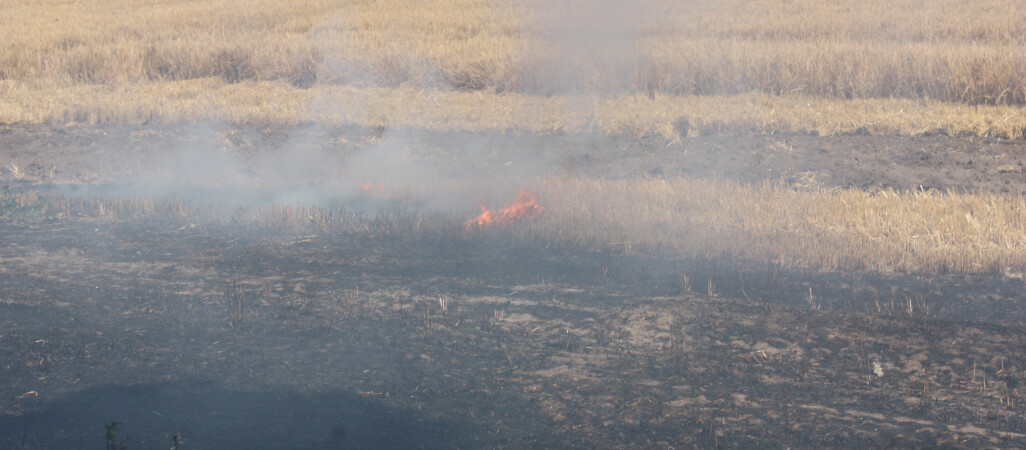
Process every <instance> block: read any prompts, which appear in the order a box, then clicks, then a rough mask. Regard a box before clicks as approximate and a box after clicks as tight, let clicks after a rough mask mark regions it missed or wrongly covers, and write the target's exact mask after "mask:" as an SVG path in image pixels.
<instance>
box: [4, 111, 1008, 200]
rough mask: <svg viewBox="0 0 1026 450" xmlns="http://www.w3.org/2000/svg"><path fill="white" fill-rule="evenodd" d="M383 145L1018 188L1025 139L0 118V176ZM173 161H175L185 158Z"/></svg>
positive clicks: (682, 171)
mask: <svg viewBox="0 0 1026 450" xmlns="http://www.w3.org/2000/svg"><path fill="white" fill-rule="evenodd" d="M393 146H399V147H403V148H402V151H404V152H406V153H408V154H409V155H413V156H414V157H416V158H420V159H423V160H429V161H434V162H439V163H443V164H445V163H458V164H460V165H467V164H473V165H476V166H478V168H479V169H480V170H483V171H489V170H490V172H489V175H491V174H497V175H502V174H503V172H502V168H510V167H512V168H514V169H516V168H518V167H520V168H525V169H524V170H525V171H526V173H533V174H538V175H543V174H544V172H545V171H552V172H556V173H560V174H564V175H584V176H594V177H602V178H619V179H623V178H633V177H691V178H721V179H730V180H737V181H740V182H745V183H757V182H761V181H764V180H782V181H785V182H787V183H790V184H792V185H795V186H796V187H799V188H817V187H825V188H833V187H841V188H848V187H857V188H863V189H880V188H893V189H897V190H907V189H938V190H954V191H958V192H962V191H989V192H1008V193H1021V192H1023V191H1026V173H1024V167H1026V140H1007V139H998V138H982V137H972V136H970V137H952V136H944V135H930V136H915V137H910V136H871V135H844V136H826V137H820V136H809V135H799V134H785V135H761V136H701V137H696V138H688V139H673V140H668V139H666V138H663V137H645V138H639V139H634V138H627V137H608V136H605V135H601V134H585V135H524V134H516V133H507V134H502V133H463V132H428V131H395V130H387V129H363V128H332V129H325V128H323V127H318V126H315V125H307V126H293V127H284V126H276V127H259V126H252V125H239V126H229V125H218V124H160V125H100V126H58V125H0V158H2V159H0V165H2V166H3V167H2V168H0V181H2V182H7V183H19V182H20V183H31V184H55V183H56V184H66V183H71V184H95V183H104V182H110V181H112V180H117V179H119V178H120V177H125V176H131V175H133V174H138V173H139V172H141V171H144V170H145V169H146V168H147V167H148V166H150V165H152V164H154V163H157V164H161V163H166V162H167V161H168V158H166V157H167V156H168V155H175V154H179V153H189V154H190V156H191V157H193V158H195V159H201V158H202V156H203V155H204V154H216V153H219V152H227V153H231V154H233V155H239V156H240V158H241V159H243V160H246V159H247V158H254V157H255V156H257V155H263V154H268V153H274V152H283V151H284V152H291V153H298V154H303V155H309V154H311V153H317V154H326V155H332V156H337V157H339V158H341V159H345V158H346V157H348V156H349V155H352V154H356V153H359V152H362V151H367V150H369V151H372V152H373V151H377V150H379V149H380V148H382V147H393ZM197 149H198V150H199V151H197ZM204 152H205V153H204ZM10 164H14V165H15V166H16V167H17V168H18V170H19V172H20V175H18V176H15V175H14V174H13V173H12V171H11V166H10ZM175 164H180V165H181V166H182V169H183V170H186V169H188V168H189V164H190V162H189V161H184V162H179V161H175ZM193 164H196V165H199V164H203V161H201V160H198V161H195V162H194V163H193ZM511 170H512V169H511ZM467 171H468V172H469V168H467ZM521 175H523V173H521Z"/></svg>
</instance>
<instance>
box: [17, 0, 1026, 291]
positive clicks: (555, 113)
mask: <svg viewBox="0 0 1026 450" xmlns="http://www.w3.org/2000/svg"><path fill="white" fill-rule="evenodd" d="M626 4H627V2H607V1H600V2H597V3H595V2H576V1H567V2H562V6H560V7H555V6H551V4H550V2H542V1H533V0H523V1H521V0H517V1H508V2H506V1H500V2H488V1H483V0H473V1H455V0H431V1H417V2H412V1H356V2H334V1H328V0H308V1H300V2H282V1H257V0H250V1H247V2H236V1H231V2H229V1H223V0H220V1H177V2H159V3H154V2H148V1H132V0H88V1H75V2H39V1H27V0H14V1H7V2H5V3H4V4H3V8H0V23H3V24H4V26H3V27H0V42H2V44H0V122H27V123H40V122H58V123H68V122H70V123H111V122H133V123H138V122H148V121H175V122H178V121H182V122H187V121H194V120H224V121H230V122H249V123H269V124H271V123H278V124H280V123H284V124H294V123H302V122H309V121H314V122H323V123H326V124H330V125H344V124H356V125H362V126H369V127H394V128H407V127H409V128H423V129H431V130H477V131H506V130H516V131H524V132H532V133H547V132H554V131H569V132H574V131H595V130H602V131H604V132H606V133H609V134H616V135H621V134H625V135H648V134H662V135H664V136H667V137H671V138H685V137H686V136H685V135H695V134H702V133H728V134H729V133H753V132H754V133H772V132H780V131H785V132H788V131H795V132H809V133H819V134H823V135H829V134H837V133H847V132H870V133H879V134H920V133H929V132H938V131H940V132H946V133H950V134H960V133H967V134H973V135H987V136H1000V137H1006V138H1012V139H1021V138H1023V137H1024V136H1026V111H1024V107H1026V8H1022V7H1021V5H1019V4H1018V2H1017V1H1014V0H990V1H984V2H975V1H968V0H947V1H939V2H931V1H897V2H894V1H884V0H871V1H864V2H856V3H853V2H849V1H841V0H834V1H803V0H799V1H793V2H786V3H781V2H770V1H755V2H748V1H724V2H720V1H688V2H670V1H665V2H664V1H656V0H652V1H649V2H646V4H644V5H641V6H633V7H624V6H618V5H626ZM610 36H612V37H610ZM680 119H686V121H687V123H688V124H689V126H688V127H687V130H686V132H684V133H683V134H685V135H681V134H682V131H683V130H682V129H681V127H679V126H675V124H677V123H680ZM539 195H541V196H543V197H545V198H546V199H547V201H548V202H549V203H550V205H551V206H550V207H549V209H548V211H549V212H548V213H547V214H546V215H545V216H544V217H545V218H544V219H542V220H540V221H537V222H535V223H532V224H529V225H524V226H518V228H517V230H518V232H522V233H528V235H529V236H534V237H536V238H539V239H542V240H545V241H547V242H553V243H564V244H566V245H582V246H593V247H602V248H606V247H609V246H620V247H621V248H623V249H625V250H629V249H631V248H649V249H658V250H659V251H672V252H675V253H679V254H697V255H705V256H715V255H723V254H727V255H730V256H733V257H738V258H741V259H748V260H753V261H758V260H762V261H765V260H778V261H783V262H786V263H788V264H791V265H795V266H805V267H812V268H822V269H873V270H883V271H888V270H901V271H924V272H944V271H959V272H970V273H978V272H1008V273H1016V274H1021V273H1022V272H1024V271H1026V235H1024V232H1023V230H1026V226H1024V225H1026V216H1024V214H1026V213H1024V211H1026V205H1024V204H1023V200H1022V199H1021V197H1018V196H1001V195H991V194H960V193H937V192H909V193H896V192H892V191H883V192H877V193H867V192H861V191H813V192H798V191H794V190H792V189H790V188H785V187H781V186H777V185H774V184H768V185H763V186H754V187H753V186H745V185H737V184H733V183H730V182H716V183H709V182H705V181H686V180H676V181H633V182H610V181H592V180H574V181H570V182H568V183H566V184H562V185H555V184H550V185H549V187H548V188H546V189H543V190H542V192H540V193H539ZM33 201H34V200H33ZM147 205H148V206H147ZM50 207H51V208H54V209H55V211H59V212H62V214H71V213H73V212H75V211H79V210H81V209H82V208H85V209H88V210H89V211H92V213H97V214H99V215H101V216H105V215H109V214H114V215H119V214H137V213H145V214H153V213H155V212H159V211H165V212H168V213H169V214H172V215H179V216H181V215H187V214H190V213H189V212H187V211H186V209H185V207H184V206H183V205H181V204H173V205H170V206H165V207H163V208H164V209H163V210H162V209H160V208H156V207H155V206H153V205H152V203H147V202H145V201H137V200H126V201H121V202H120V203H118V202H117V201H104V200H92V203H91V204H84V203H82V202H77V203H76V202H72V201H70V200H67V199H64V200H60V199H55V200H53V203H51V206H50ZM253 214H255V215H254V216H253V217H251V219H253V220H257V221H258V222H259V221H264V222H265V223H268V222H269V223H270V224H271V225H272V226H274V227H276V228H281V229H285V228H292V227H296V226H299V225H302V226H318V227H321V228H322V229H326V228H330V227H336V228H337V227H338V226H340V225H338V224H339V223H343V222H345V223H348V224H349V225H346V226H347V227H348V226H353V227H357V226H358V227H363V228H362V229H364V230H371V231H372V230H373V228H374V227H373V226H370V225H367V223H366V222H363V221H360V220H357V219H356V218H353V217H350V216H339V215H333V214H332V213H327V212H318V213H312V212H310V211H305V210H304V211H297V210H293V209H287V208H286V209H275V210H267V211H262V212H257V213H253ZM261 217H262V219H260V218H261ZM254 218H256V219H254ZM462 220H464V219H463V218H448V219H445V220H442V222H444V223H447V224H448V225H446V226H449V227H459V225H460V224H461V223H462V222H461V221H462ZM296 221H298V222H300V224H298V225H297V224H296V223H294V222H296ZM308 222H312V223H308ZM392 222H394V221H390V220H383V221H379V222H378V223H379V224H384V225H381V226H385V227H388V226H392V225H388V224H389V223H392ZM418 223H419V222H418ZM331 224H335V225H331ZM357 224H359V225H357ZM581 224H586V225H581ZM411 227H412V226H411ZM416 227H420V225H417V226H416ZM411 229H412V228H411Z"/></svg>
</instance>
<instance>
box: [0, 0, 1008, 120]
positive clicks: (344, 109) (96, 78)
mask: <svg viewBox="0 0 1026 450" xmlns="http://www.w3.org/2000/svg"><path fill="white" fill-rule="evenodd" d="M0 23H3V24H4V26H3V27H0V43H2V44H0V93H2V94H3V95H2V97H0V121H4V122H43V121H57V122H65V121H73V122H110V121H132V122H138V121H145V120H154V119H156V120H176V121H177V120H195V119H199V118H209V117H210V116H213V117H215V118H218V119H224V120H231V121H264V122H275V123H294V122H302V121H307V120H320V119H322V118H324V119H325V120H329V121H331V120H344V121H348V122H350V123H372V122H388V121H393V122H390V123H387V124H385V125H389V126H418V125H421V124H425V123H426V124H436V125H435V126H437V124H439V123H449V122H453V121H454V119H453V117H451V116H452V115H457V116H458V115H460V114H462V115H465V116H467V117H476V118H478V119H479V122H480V124H475V123H474V121H473V120H469V119H455V124H454V127H457V128H461V129H524V130H532V131H534V130H545V129H549V128H564V129H574V128H579V126H578V125H575V124H576V123H585V124H589V126H593V125H594V124H596V123H598V124H599V126H600V127H601V128H604V129H606V130H609V131H613V132H621V133H622V132H627V133H632V134H645V133H650V132H652V131H653V130H656V131H660V130H665V128H666V124H667V123H668V121H667V118H668V117H671V116H678V117H680V116H687V117H689V119H691V120H690V121H691V122H692V123H693V124H703V123H704V124H708V125H707V126H706V128H704V130H713V131H715V130H720V129H722V130H724V131H729V132H739V131H743V130H748V132H752V131H754V132H764V131H767V130H770V131H799V132H800V131H818V132H821V133H824V134H831V133H836V132H844V131H847V130H854V129H860V128H862V129H866V130H869V131H873V132H880V133H902V134H904V133H915V132H918V131H922V130H927V131H930V130H948V131H952V132H967V133H975V134H996V135H1000V136H1006V137H1020V136H1022V134H1023V127H1022V126H1021V122H1022V120H1021V117H1022V116H1024V115H1026V114H1024V110H1023V106H1024V105H1026V8H1021V7H1020V6H1019V5H1018V3H1017V2H1016V1H1014V0H989V1H984V2H973V1H969V0H946V1H941V2H928V1H911V0H905V1H897V2H895V1H884V0H871V1H865V2H855V3H853V2H847V1H841V0H834V1H795V2H787V3H780V2H770V1H740V0H736V1H700V0H695V1H685V2H671V1H663V0H649V1H646V2H642V3H629V2H615V1H610V0H600V1H597V2H579V1H572V0H566V1H563V2H541V1H535V0H518V1H513V0H510V1H505V2H502V1H500V2H487V1H484V0H472V1H458V0H429V1H418V2H411V1H398V0H397V1H369V0H368V1H356V2H333V1H328V0H307V1H298V2H282V1H269V0H249V1H244V2H234V1H233V2H228V1H225V0H220V1H205V2H198V1H180V2H160V3H154V2H144V1H137V0H83V1H76V2H56V1H27V0H12V1H8V2H5V3H4V7H3V8H0ZM311 87H313V88H314V89H313V90H312V91H311V90H310V89H308V88H311ZM393 88H401V89H400V91H399V92H395V93H392V92H389V90H390V89H393ZM410 92H413V94H411V93H410ZM641 97H647V98H649V99H650V101H651V103H645V102H643V101H640V100H639V99H640V98H641ZM354 99H355V100H354ZM902 99H905V100H902ZM851 100H854V101H855V103H854V104H849V101H851ZM354 101H355V102H356V103H353V102H354ZM436 101H438V102H439V105H438V106H437V107H432V102H436ZM407 102H409V104H410V109H409V110H406V111H403V109H405V108H407V106H408V104H407ZM492 103H495V104H496V105H492ZM632 104H633V105H641V106H635V107H634V110H635V111H643V113H642V114H627V113H622V112H618V111H620V109H621V105H625V106H629V105H632ZM511 105H512V106H511ZM719 105H723V107H722V108H718V106H719ZM739 105H741V106H739ZM799 105H801V106H800V107H799ZM965 105H998V106H999V107H998V108H996V109H991V108H966V107H965ZM652 108H654V109H652ZM497 110H498V113H499V114H497V115H496V114H495V113H496V112H497ZM503 110H505V111H511V112H508V113H506V114H502V111H503ZM720 110H722V111H723V112H722V113H720V114H718V116H719V118H714V117H711V116H717V112H719V111H720ZM453 111H456V112H455V113H454V112H453ZM909 111H911V113H909ZM835 114H836V115H838V116H840V117H843V118H834V117H831V116H833V115H835ZM906 115H910V116H911V117H906ZM535 116H542V117H545V119H541V120H535ZM562 116H571V117H569V118H566V119H563V117H562ZM552 117H555V118H554V119H553V118H552ZM672 118H673V119H675V118H676V117H672ZM560 120H562V121H565V122H569V123H562V124H560V123H554V122H557V121H560ZM671 121H672V120H671ZM699 130H703V128H701V125H699Z"/></svg>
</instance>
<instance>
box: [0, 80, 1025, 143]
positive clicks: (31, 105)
mask: <svg viewBox="0 0 1026 450" xmlns="http://www.w3.org/2000/svg"><path fill="white" fill-rule="evenodd" d="M679 119H686V120H687V121H688V123H689V124H690V127H689V131H688V134H689V135H690V136H696V135H699V134H727V135H732V134H752V133H774V132H798V133H816V134H819V135H823V136H828V135H836V134H844V133H852V132H860V133H861V132H868V133H872V134H898V135H919V134H928V133H937V132H943V133H947V134H950V135H958V134H970V135H979V136H998V137H1003V138H1008V139H1021V138H1023V137H1024V136H1026V113H1024V111H1023V108H1021V107H1016V106H991V105H966V104H959V103H947V102H940V101H936V100H923V99H918V100H917V99H901V98H896V99H853V100H840V99H827V98H819V97H811V96H802V95H788V96H773V95H767V94H762V93H750V94H744V95H731V96H687V97H675V96H664V95H657V96H655V97H654V98H649V97H648V96H647V95H624V96H618V97H614V98H599V97H590V96H541V95H528V94H521V93H501V94H496V93H487V92H481V91H452V90H445V91H438V90H421V89H414V88H410V87H400V88H381V87H353V86H333V85H328V86H315V87H313V88H310V89H304V90H296V89H294V88H293V87H292V86H290V85H289V84H287V83H282V82H243V83H237V84H222V83H220V82H219V81H218V80H216V79H211V78H205V79H198V80H189V81H178V82H148V83H138V84H131V85H127V86H104V85H74V86H68V87H61V88H41V89H33V88H27V87H25V86H24V85H23V84H21V83H17V82H12V81H0V122H6V123H42V122H49V123H58V124H68V123H70V124H76V123H77V124H99V123H143V122H190V121H197V120H205V121H219V122H220V121H223V122H228V123H256V124H268V125H269V124H297V123H307V122H319V123H323V124H326V125H328V126H341V125H359V126H364V127H386V128H418V129H425V130H433V131H446V130H452V131H499V132H503V131H517V132H526V133H551V132H556V131H562V132H570V133H577V132H596V131H598V132H604V133H606V134H609V135H627V136H646V135H662V136H665V137H667V138H669V139H674V138H677V137H682V136H678V129H677V128H675V126H674V124H675V123H676V122H677V121H678V120H679Z"/></svg>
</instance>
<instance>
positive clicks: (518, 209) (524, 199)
mask: <svg viewBox="0 0 1026 450" xmlns="http://www.w3.org/2000/svg"><path fill="white" fill-rule="evenodd" d="M541 209H542V208H541V207H540V206H538V204H537V202H535V200H534V194H532V193H530V192H527V191H520V192H518V193H517V198H516V200H514V201H513V204H512V205H509V206H508V207H506V208H503V209H502V211H499V216H498V217H495V218H493V217H492V211H491V210H489V209H488V208H485V207H484V206H482V207H481V214H480V215H478V216H477V217H475V218H473V219H470V220H468V221H467V227H468V228H469V227H472V226H474V225H477V226H479V227H484V226H488V225H492V224H500V225H506V224H509V223H512V222H513V221H514V220H516V219H517V218H519V217H530V216H533V215H534V214H535V213H537V212H539V211H541Z"/></svg>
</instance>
